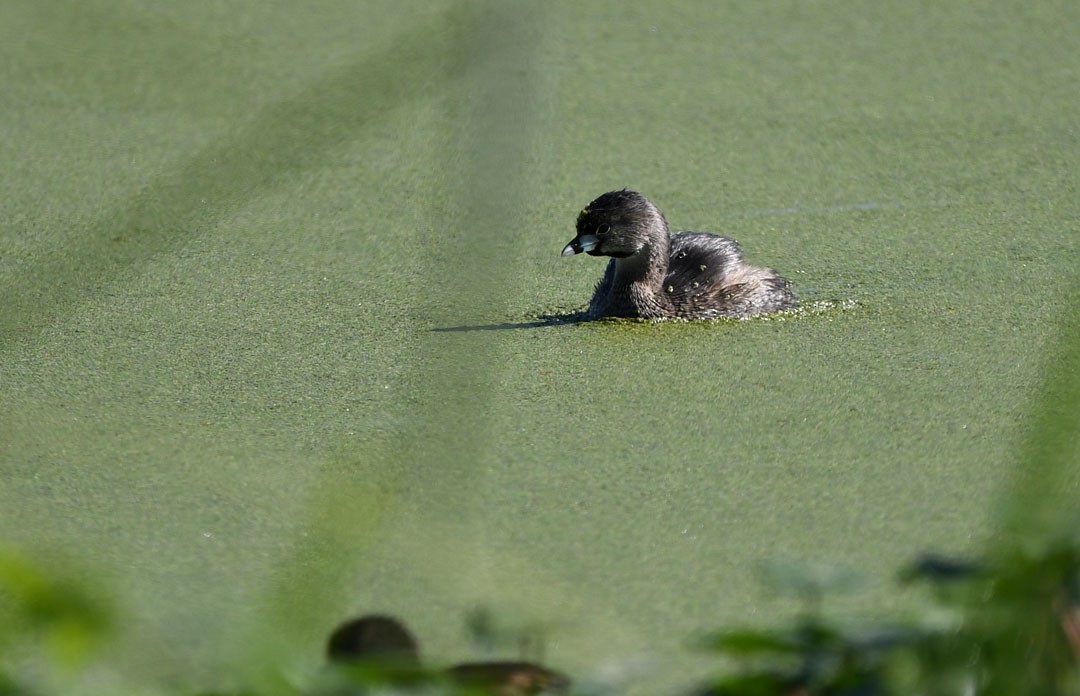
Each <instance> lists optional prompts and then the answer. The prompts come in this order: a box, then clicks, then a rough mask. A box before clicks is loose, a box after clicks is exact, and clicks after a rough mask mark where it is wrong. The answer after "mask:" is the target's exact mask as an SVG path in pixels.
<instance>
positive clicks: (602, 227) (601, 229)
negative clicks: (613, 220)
mask: <svg viewBox="0 0 1080 696" xmlns="http://www.w3.org/2000/svg"><path fill="white" fill-rule="evenodd" d="M610 231H611V225H609V224H607V223H606V222H601V223H600V224H599V225H598V226H597V228H596V234H607V233H608V232H610Z"/></svg>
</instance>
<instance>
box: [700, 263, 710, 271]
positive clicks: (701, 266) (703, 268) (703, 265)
mask: <svg viewBox="0 0 1080 696" xmlns="http://www.w3.org/2000/svg"><path fill="white" fill-rule="evenodd" d="M698 268H700V269H701V270H703V271H704V270H705V269H706V268H708V266H706V265H705V264H701V265H700V266H698Z"/></svg>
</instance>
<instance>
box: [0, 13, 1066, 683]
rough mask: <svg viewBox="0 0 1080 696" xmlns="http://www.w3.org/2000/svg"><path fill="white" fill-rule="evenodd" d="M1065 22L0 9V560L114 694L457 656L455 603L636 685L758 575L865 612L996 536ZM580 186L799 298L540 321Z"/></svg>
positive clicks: (782, 604)
mask: <svg viewBox="0 0 1080 696" xmlns="http://www.w3.org/2000/svg"><path fill="white" fill-rule="evenodd" d="M1078 21H1080V6H1078V5H1076V4H1075V3H1066V2H1036V3H1024V2H963V3H946V4H941V3H923V2H917V3H908V4H904V5H899V4H895V3H893V4H890V5H888V6H886V5H880V4H879V5H874V4H869V5H853V4H851V3H844V2H833V1H825V2H815V3H806V2H794V1H793V2H766V3H712V2H677V3H671V2H640V3H633V4H626V3H616V2H596V3H589V4H587V5H580V4H577V3H570V2H555V3H544V4H542V5H541V4H526V3H520V4H513V3H491V4H482V3H429V4H426V5H424V6H423V7H422V8H420V7H419V6H415V7H411V8H410V7H406V6H403V5H402V4H401V3H391V2H369V3H362V4H357V3H348V2H336V1H333V0H320V1H318V2H312V3H306V4H305V8H304V9H302V10H301V9H299V8H298V7H296V6H294V5H292V4H289V3H279V2H254V1H250V2H249V1H247V0H243V1H238V2H233V3H227V4H221V3H213V2H193V3H186V4H182V5H180V4H176V3H166V2H151V3H142V4H131V3H125V2H119V1H117V0H96V1H94V2H85V3H78V4H67V5H63V6H61V5H57V4H53V3H35V2H30V1H29V0H26V1H23V0H17V1H15V2H8V3H5V4H4V6H3V8H2V9H0V39H2V40H0V56H2V58H3V60H2V61H0V63H2V64H3V65H4V69H3V71H2V72H0V85H2V87H3V89H2V90H0V92H2V94H3V97H2V99H3V103H4V108H3V109H0V128H2V131H3V132H4V133H5V137H4V139H3V144H2V145H0V147H2V152H3V161H4V166H3V167H0V186H2V190H3V191H4V192H5V193H4V201H3V204H2V208H0V365H2V367H0V479H2V485H0V535H2V536H0V539H2V540H3V541H5V542H8V543H12V544H15V545H17V546H19V547H21V548H23V549H29V550H34V551H37V552H40V553H45V554H50V555H52V554H55V555H59V556H63V557H66V558H69V559H74V562H75V563H76V564H77V565H79V567H83V568H87V569H88V573H89V574H90V576H92V577H96V578H98V580H99V582H102V583H103V584H105V585H106V586H107V587H108V588H110V589H111V590H112V591H113V592H114V593H115V594H116V595H117V596H118V597H120V602H119V604H120V606H121V610H120V611H121V616H120V620H119V621H118V624H119V626H120V629H119V631H120V633H119V635H118V636H117V640H116V644H115V646H114V649H113V651H112V652H111V653H110V655H109V656H108V658H107V664H110V665H112V666H113V667H114V668H115V671H116V673H118V674H120V675H122V677H120V678H121V679H122V680H124V681H126V682H130V683H135V684H157V683H170V684H171V683H178V684H183V685H191V686H201V687H209V686H214V685H217V684H221V683H223V682H227V681H228V679H229V677H227V675H229V674H233V673H234V669H235V665H236V664H238V663H241V662H244V661H245V660H247V659H248V657H247V656H248V654H249V653H250V652H252V651H256V652H258V651H259V650H262V649H264V648H265V649H266V650H268V651H273V650H289V651H291V653H290V654H291V655H292V656H293V657H292V658H290V659H293V660H294V661H295V662H296V663H297V664H296V666H295V668H294V669H295V670H296V671H298V672H302V671H304V670H312V669H314V668H315V667H316V666H317V665H318V662H319V660H320V650H321V642H322V639H323V636H324V635H325V634H326V632H327V631H329V629H330V628H332V627H333V625H334V624H335V623H336V622H337V621H338V620H340V619H342V618H344V617H345V616H347V615H350V614H352V613H355V612H360V611H374V610H377V611H386V612H394V613H397V614H400V615H401V616H402V617H403V618H404V619H406V620H407V621H408V622H409V623H410V624H411V625H412V626H413V627H414V628H415V630H416V631H417V633H418V634H419V635H420V637H421V639H422V640H423V641H424V643H425V649H426V654H427V655H428V656H429V657H430V658H431V659H432V660H435V661H439V660H453V659H461V658H466V657H470V656H475V655H474V654H472V653H470V648H469V646H468V644H467V642H466V641H465V638H464V635H465V634H464V617H465V614H466V612H467V611H468V610H469V609H470V608H472V607H475V606H478V605H483V606H487V607H490V608H491V609H492V610H493V611H494V612H495V613H496V615H498V616H502V617H506V619H505V620H506V621H508V622H510V623H511V624H512V625H516V626H518V627H529V626H543V627H544V629H543V633H544V636H545V643H546V655H545V657H546V659H547V661H549V662H551V663H552V664H554V665H556V666H558V667H560V668H562V669H565V670H566V671H568V672H569V673H571V674H574V675H578V676H580V675H584V674H586V673H588V671H589V670H590V669H593V668H596V667H597V666H598V665H601V664H607V663H611V662H614V663H617V664H619V665H622V666H623V667H624V668H625V669H624V671H626V672H627V673H636V671H638V670H641V671H643V672H644V674H645V676H644V677H642V679H645V680H646V681H643V682H640V683H642V684H653V685H656V686H662V687H664V688H667V689H669V690H670V689H673V688H675V686H676V685H678V684H681V683H683V682H684V681H685V680H686V679H688V678H689V677H688V675H691V674H693V673H695V670H700V669H702V668H703V665H702V663H701V662H700V661H698V660H696V659H695V658H694V657H693V656H692V654H691V653H690V652H689V650H688V648H687V644H686V641H687V639H688V638H689V637H691V636H692V635H693V634H694V633H695V632H698V631H703V630H710V629H714V628H717V627H721V626H724V625H730V624H732V623H739V624H742V623H748V622H761V623H768V622H770V621H775V620H780V619H782V618H784V617H786V616H788V615H789V614H790V612H791V611H792V610H793V609H794V608H795V605H794V604H793V603H792V602H791V601H789V600H785V599H783V598H778V597H777V596H775V595H774V594H771V593H770V592H769V591H767V589H765V588H764V587H763V585H762V583H761V568H762V565H763V564H764V563H767V562H771V561H777V560H779V561H783V562H807V563H827V564H836V565H838V566H844V567H851V568H855V569H858V570H860V571H862V572H863V573H865V574H866V576H867V577H868V582H867V583H866V587H865V588H864V589H863V591H862V592H860V593H856V594H852V595H850V596H847V595H845V596H842V597H838V598H835V599H834V600H830V601H832V602H834V604H835V607H836V609H837V610H838V611H841V612H851V613H856V612H864V613H865V612H877V613H882V612H897V613H901V614H902V613H903V612H905V611H909V610H911V608H912V607H913V606H917V605H918V601H919V600H918V597H913V596H911V595H910V594H908V593H901V592H898V591H896V590H895V589H894V588H893V586H892V585H891V584H890V581H891V578H892V577H893V574H894V573H895V571H896V569H897V568H898V567H899V565H900V564H902V563H903V562H904V561H905V560H906V559H908V558H910V557H911V556H913V555H914V554H916V553H918V552H919V551H922V550H926V549H936V550H944V551H948V552H958V553H963V552H969V551H974V550H977V549H979V548H981V546H982V544H984V543H987V542H989V541H992V540H993V539H994V538H995V536H996V535H998V534H1000V533H1001V527H1000V520H999V518H998V517H997V516H996V514H995V511H994V504H995V503H996V502H998V501H1000V496H1001V491H1002V487H1003V486H1005V485H1007V484H1008V483H1009V482H1010V481H1011V480H1013V478H1014V477H1015V473H1014V467H1015V464H1016V461H1017V453H1018V449H1019V447H1020V444H1021V443H1022V442H1024V441H1025V438H1026V437H1027V436H1028V430H1027V428H1028V423H1029V421H1028V414H1029V412H1030V411H1031V409H1032V407H1033V400H1034V398H1035V391H1036V388H1037V386H1038V385H1039V384H1041V383H1042V380H1043V379H1044V375H1043V374H1042V372H1041V365H1042V361H1043V356H1044V354H1045V353H1046V352H1047V350H1048V349H1049V347H1050V346H1052V344H1053V342H1054V341H1055V340H1056V337H1057V336H1058V327H1059V325H1060V323H1061V321H1062V317H1063V316H1064V313H1065V312H1066V310H1067V305H1068V297H1069V292H1070V287H1071V286H1072V283H1073V278H1074V277H1075V275H1076V272H1077V268H1078V267H1080V226H1078V223H1077V220H1080V202H1078V201H1080V174H1077V168H1076V162H1077V161H1080V131H1078V130H1077V125H1076V86H1077V84H1078V83H1080V38H1078V36H1077V35H1076V32H1075V31H1074V30H1073V28H1074V27H1075V26H1076V24H1077V22H1078ZM620 187H632V188H635V189H637V190H640V191H642V192H643V193H645V194H646V195H647V196H649V197H650V198H651V199H652V200H653V201H654V202H655V203H656V204H657V205H658V206H659V207H660V208H661V209H662V210H663V211H664V212H665V214H666V216H667V218H668V220H669V222H670V223H671V224H672V226H673V227H674V228H676V229H695V230H708V231H714V232H722V233H725V234H729V235H731V236H734V237H736V238H737V239H739V240H740V242H741V243H742V245H743V247H744V250H745V252H746V256H747V259H748V260H749V261H751V262H752V263H760V264H767V265H770V266H774V267H776V268H777V269H779V270H780V271H781V272H782V273H784V274H785V275H787V276H788V277H789V278H790V279H791V280H792V281H793V283H794V284H795V285H796V287H797V288H798V290H799V291H800V294H801V296H802V298H803V301H804V303H805V308H806V309H805V310H804V311H801V312H794V313H790V314H785V315H782V316H777V317H773V318H763V319H755V320H750V321H716V322H689V323H687V322H682V323H679V322H668V323H648V322H625V321H623V322H593V323H581V322H574V321H550V320H547V321H546V320H543V319H541V317H543V316H545V315H554V316H556V317H560V316H561V317H567V316H570V315H572V314H573V312H574V311H576V310H577V309H579V308H581V307H582V306H583V305H585V304H586V303H587V301H588V298H589V295H590V293H591V290H592V285H593V283H595V282H596V280H598V279H599V277H600V275H601V273H602V271H603V263H602V260H599V259H593V258H580V257H577V258H570V259H564V258H560V256H559V251H560V250H561V249H562V246H563V245H564V244H565V243H566V241H567V240H568V239H569V238H570V237H572V236H573V221H574V216H575V215H576V214H577V211H578V210H580V208H581V206H582V205H584V204H586V203H587V202H588V201H590V200H592V199H593V198H594V197H595V196H596V195H598V194H600V193H602V192H604V191H606V190H609V189H613V188H620ZM1068 484H1069V482H1068V481H1066V482H1064V483H1063V485H1068ZM1071 484H1072V485H1074V486H1075V485H1076V480H1075V478H1074V479H1073V480H1072V481H1071ZM1033 502H1034V501H1033ZM267 644H271V645H270V647H266V645H267ZM502 654H503V655H504V656H514V655H513V650H512V648H510V647H508V646H504V652H503V653H502Z"/></svg>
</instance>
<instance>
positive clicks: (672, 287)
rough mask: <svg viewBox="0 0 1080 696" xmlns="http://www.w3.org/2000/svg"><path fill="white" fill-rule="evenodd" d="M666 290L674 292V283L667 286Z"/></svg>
mask: <svg viewBox="0 0 1080 696" xmlns="http://www.w3.org/2000/svg"><path fill="white" fill-rule="evenodd" d="M667 291H668V292H675V286H674V285H669V286H667Z"/></svg>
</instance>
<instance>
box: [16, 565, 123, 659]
mask: <svg viewBox="0 0 1080 696" xmlns="http://www.w3.org/2000/svg"><path fill="white" fill-rule="evenodd" d="M0 589H2V590H3V593H2V595H0V596H6V597H7V598H8V601H9V602H10V603H11V606H10V609H11V611H12V612H13V613H14V616H15V617H16V618H17V619H18V620H20V621H21V622H23V623H25V624H26V625H27V628H28V629H29V631H33V632H38V633H40V634H41V635H42V637H43V639H44V641H45V644H46V646H47V647H48V649H49V652H50V654H51V655H52V657H53V658H54V659H55V660H57V661H58V662H59V663H60V664H61V665H63V666H66V667H69V668H70V667H75V666H76V665H77V664H78V663H80V662H82V661H83V660H85V659H86V658H87V657H89V655H90V653H92V652H93V650H94V649H95V648H96V647H97V646H98V644H99V643H100V641H101V639H102V638H103V637H104V636H105V634H106V633H107V632H108V630H109V628H110V620H109V615H110V612H109V611H108V610H107V608H106V607H105V605H104V603H103V602H102V601H101V600H100V599H99V598H96V597H94V596H92V595H91V594H90V592H88V591H87V590H86V589H85V588H84V587H83V586H81V585H79V584H77V583H75V582H74V581H72V580H70V579H68V578H64V577H62V576H61V575H60V574H59V573H58V572H52V573H50V572H47V571H46V570H45V569H44V568H42V567H41V566H40V565H38V564H35V563H34V562H32V561H31V560H30V559H29V558H28V557H27V556H26V555H25V554H23V553H21V552H19V551H17V550H15V549H10V548H0Z"/></svg>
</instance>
